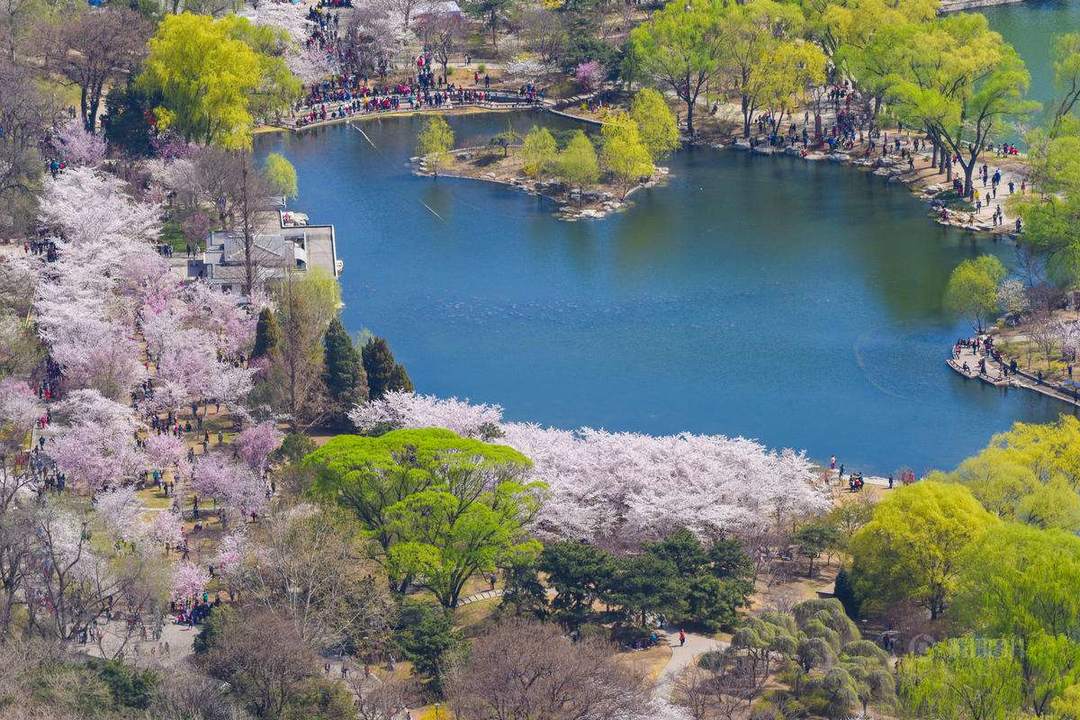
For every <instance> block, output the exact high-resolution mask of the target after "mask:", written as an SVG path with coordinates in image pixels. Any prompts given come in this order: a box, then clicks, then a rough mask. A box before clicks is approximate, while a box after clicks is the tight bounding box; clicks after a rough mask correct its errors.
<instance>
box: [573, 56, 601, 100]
mask: <svg viewBox="0 0 1080 720" xmlns="http://www.w3.org/2000/svg"><path fill="white" fill-rule="evenodd" d="M606 76H607V69H606V68H605V67H604V66H603V65H601V64H600V63H598V62H597V61H596V60H589V61H587V62H583V63H581V64H580V65H578V66H577V67H576V68H575V69H574V79H575V80H577V82H578V85H580V86H581V89H582V90H584V91H585V92H592V91H593V90H596V89H598V88H599V87H600V85H601V84H602V83H603V82H604V78H605V77H606Z"/></svg>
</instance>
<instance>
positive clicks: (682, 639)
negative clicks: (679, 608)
mask: <svg viewBox="0 0 1080 720" xmlns="http://www.w3.org/2000/svg"><path fill="white" fill-rule="evenodd" d="M685 644H686V630H684V629H682V628H680V629H679V647H682V646H683V645H685Z"/></svg>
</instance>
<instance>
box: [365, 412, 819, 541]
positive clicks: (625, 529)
mask: <svg viewBox="0 0 1080 720" xmlns="http://www.w3.org/2000/svg"><path fill="white" fill-rule="evenodd" d="M501 417H502V411H501V408H499V407H498V406H496V405H470V404H469V403H468V402H462V401H460V400H457V399H454V398H451V399H450V400H440V399H438V398H436V397H434V396H423V395H412V394H407V393H388V394H387V395H386V396H385V397H384V398H383V399H380V400H377V401H374V402H371V403H368V404H366V405H363V406H360V407H357V408H356V409H355V410H354V411H353V412H352V413H350V419H351V420H352V421H353V423H354V424H355V425H356V426H357V428H358V429H360V430H361V432H364V431H370V430H372V429H374V428H386V427H392V428H393V427H446V428H448V429H451V430H453V431H455V432H457V433H459V434H462V435H466V436H470V437H486V438H492V437H495V438H501V439H500V440H498V441H500V442H504V443H505V444H507V445H509V446H511V447H513V448H515V449H516V450H518V451H520V452H521V453H523V454H524V455H526V456H527V457H529V458H530V459H531V460H532V461H533V463H534V469H533V472H534V473H535V475H536V479H538V480H542V481H543V482H545V483H547V485H548V487H549V489H550V491H551V493H552V494H551V498H550V499H549V501H548V502H547V504H546V505H545V506H544V508H543V510H542V511H541V513H540V515H539V517H538V518H537V521H536V528H537V530H538V531H539V532H541V533H544V534H548V535H550V536H555V537H570V538H581V539H590V540H596V541H600V542H608V543H616V544H618V543H629V544H636V543H640V542H642V541H644V540H647V539H650V538H654V537H658V536H662V535H663V534H664V533H665V532H666V531H668V530H670V529H671V528H673V527H676V526H680V525H682V526H687V527H690V528H691V529H693V530H695V531H697V532H699V533H702V534H709V533H714V532H717V531H724V530H726V531H732V530H736V529H739V528H742V527H749V526H754V525H756V524H760V523H762V522H775V521H777V520H778V519H780V518H784V517H788V516H789V515H791V514H804V513H812V512H820V511H823V510H824V509H826V508H827V507H828V496H827V494H826V491H825V489H824V488H823V487H821V485H820V481H819V478H818V477H817V476H816V475H815V473H814V472H813V467H812V464H811V463H810V461H809V460H807V458H806V457H805V455H803V454H802V453H796V452H794V451H792V450H782V451H779V452H776V451H770V450H767V449H766V448H764V447H763V446H762V445H760V444H759V443H757V442H754V441H752V440H747V439H744V438H727V437H724V436H721V435H693V434H689V433H683V434H680V435H670V436H663V437H653V436H649V435H642V434H639V433H610V432H607V431H604V430H593V429H590V428H582V429H580V430H573V431H571V430H559V429H555V428H544V427H541V426H539V425H535V424H529V423H507V422H502V421H501Z"/></svg>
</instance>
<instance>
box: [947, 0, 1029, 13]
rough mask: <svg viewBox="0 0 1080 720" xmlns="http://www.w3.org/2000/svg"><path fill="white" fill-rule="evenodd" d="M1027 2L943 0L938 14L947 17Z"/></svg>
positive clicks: (1016, 0)
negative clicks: (955, 13) (980, 9)
mask: <svg viewBox="0 0 1080 720" xmlns="http://www.w3.org/2000/svg"><path fill="white" fill-rule="evenodd" d="M1022 2H1026V0H941V5H940V6H939V7H938V14H939V15H945V14H948V13H954V12H964V11H965V10H978V9H979V8H986V7H994V6H995V5H1019V4H1020V3H1022Z"/></svg>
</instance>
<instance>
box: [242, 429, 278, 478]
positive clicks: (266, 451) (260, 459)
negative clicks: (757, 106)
mask: <svg viewBox="0 0 1080 720" xmlns="http://www.w3.org/2000/svg"><path fill="white" fill-rule="evenodd" d="M284 438H285V435H284V433H282V432H281V431H280V430H278V429H277V426H276V425H275V424H274V423H273V422H272V421H269V420H268V421H266V422H261V423H259V424H258V425H252V426H251V427H249V428H246V429H244V430H243V431H242V432H241V433H240V434H239V435H237V436H236V444H237V446H238V447H239V449H240V457H241V458H243V459H244V462H246V463H247V464H248V467H250V468H251V469H252V470H254V471H256V472H260V473H261V472H263V471H265V470H266V461H267V458H269V457H270V453H272V452H274V451H275V450H277V449H278V447H280V446H281V441H282V440H283V439H284Z"/></svg>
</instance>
